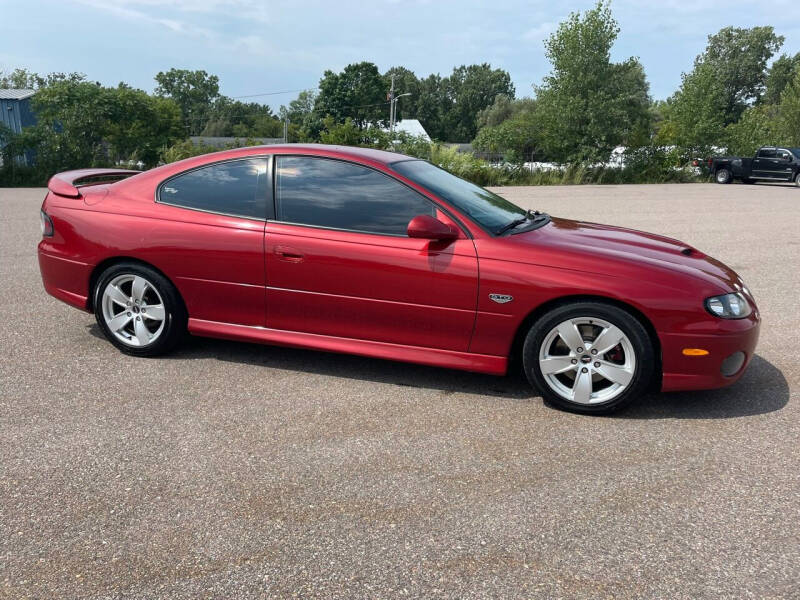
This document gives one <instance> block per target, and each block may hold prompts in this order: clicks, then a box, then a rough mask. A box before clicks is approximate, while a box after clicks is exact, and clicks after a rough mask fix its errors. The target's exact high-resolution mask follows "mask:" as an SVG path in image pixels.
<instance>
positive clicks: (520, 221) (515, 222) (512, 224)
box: [494, 213, 528, 235]
mask: <svg viewBox="0 0 800 600" xmlns="http://www.w3.org/2000/svg"><path fill="white" fill-rule="evenodd" d="M527 220H528V215H527V213H526V214H525V216H524V217H520V218H519V219H514V220H513V221H511V222H510V223H508V224H507V225H503V226H502V227H501V228H500V229H498V230H497V231H495V232H494V234H495V235H502V234H504V233H505V232H506V231H508V230H509V229H514V227H516V226H517V225H522V224H523V223H524V222H525V221H527Z"/></svg>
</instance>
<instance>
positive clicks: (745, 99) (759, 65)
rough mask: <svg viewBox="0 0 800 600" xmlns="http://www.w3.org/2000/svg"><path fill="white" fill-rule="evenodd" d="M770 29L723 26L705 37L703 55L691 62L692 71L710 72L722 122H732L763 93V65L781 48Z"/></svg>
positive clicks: (764, 67) (764, 66) (780, 39)
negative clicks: (717, 89) (716, 84)
mask: <svg viewBox="0 0 800 600" xmlns="http://www.w3.org/2000/svg"><path fill="white" fill-rule="evenodd" d="M783 40H784V38H783V36H779V35H775V31H774V29H773V28H772V27H751V28H750V29H743V28H740V27H725V28H723V29H720V30H719V31H718V32H717V33H715V34H714V35H710V36H708V45H707V46H706V49H705V52H703V54H701V55H699V56H698V57H697V58H696V59H695V63H694V67H695V70H696V69H698V68H700V67H703V68H708V69H709V70H710V71H711V72H713V73H714V76H715V77H716V79H717V81H718V82H719V85H720V87H721V89H722V97H723V121H724V123H725V125H728V124H730V123H735V122H736V121H738V120H739V117H740V116H741V114H742V113H743V112H744V110H745V109H746V108H747V106H749V105H750V104H752V103H753V102H754V101H756V100H758V99H759V98H761V95H762V94H763V93H764V87H765V82H766V78H767V63H768V62H769V59H770V58H772V55H773V54H775V52H777V51H778V50H779V49H780V47H781V45H783Z"/></svg>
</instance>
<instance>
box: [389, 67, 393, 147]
mask: <svg viewBox="0 0 800 600" xmlns="http://www.w3.org/2000/svg"><path fill="white" fill-rule="evenodd" d="M389 133H394V74H393V75H392V87H391V89H390V90H389Z"/></svg>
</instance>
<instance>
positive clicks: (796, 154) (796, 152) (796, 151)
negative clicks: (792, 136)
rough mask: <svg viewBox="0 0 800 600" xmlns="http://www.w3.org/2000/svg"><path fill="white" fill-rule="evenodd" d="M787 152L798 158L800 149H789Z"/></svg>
mask: <svg viewBox="0 0 800 600" xmlns="http://www.w3.org/2000/svg"><path fill="white" fill-rule="evenodd" d="M789 151H790V152H791V153H792V154H794V156H795V158H800V148H789Z"/></svg>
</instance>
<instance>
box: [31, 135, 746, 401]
mask: <svg viewBox="0 0 800 600" xmlns="http://www.w3.org/2000/svg"><path fill="white" fill-rule="evenodd" d="M48 187H49V191H48V194H47V196H46V198H45V200H44V203H43V205H42V211H41V220H42V234H43V237H42V241H41V243H40V244H39V265H40V268H41V273H42V279H43V280H44V286H45V289H46V290H47V291H48V292H49V293H50V294H52V295H53V296H55V297H56V298H58V299H60V300H63V301H64V302H66V303H68V304H71V305H72V306H75V307H77V308H80V309H83V310H86V311H92V312H94V314H95V315H96V317H97V322H98V324H99V326H100V328H101V329H102V331H103V332H104V333H105V335H106V336H107V337H108V339H109V341H111V343H112V344H114V345H115V346H116V347H117V348H119V349H120V350H121V351H123V352H126V353H128V354H132V355H135V356H154V355H158V354H161V353H163V352H166V351H167V350H169V349H171V348H173V347H174V346H175V344H176V343H177V342H178V341H179V340H180V339H181V338H182V336H183V335H184V333H185V332H186V331H188V332H189V333H192V334H194V335H201V336H210V337H220V338H228V339H233V340H244V341H250V342H262V343H268V344H280V345H286V346H295V347H302V348H314V349H319V350H327V351H334V352H349V353H353V354H361V355H364V356H373V357H378V358H387V359H394V360H403V361H410V362H416V363H423V364H427V365H435V366H439V367H448V368H454V369H465V370H470V371H480V372H483V373H492V374H496V375H501V374H504V373H506V371H507V369H508V368H509V364H512V363H516V362H517V359H519V360H520V361H521V363H522V365H523V367H524V370H525V374H526V376H527V377H528V379H529V380H530V382H531V383H532V384H533V385H535V386H536V388H538V389H539V390H540V391H541V393H542V395H543V396H544V397H545V398H546V399H548V400H549V401H551V402H552V403H553V404H555V405H557V406H559V407H561V408H565V409H568V410H573V411H576V412H583V413H606V412H610V411H612V410H615V409H618V408H619V407H621V406H623V405H624V404H626V403H628V402H630V401H631V400H633V399H635V398H637V397H639V396H641V395H642V394H643V392H645V391H646V390H648V389H651V388H653V387H655V388H660V389H661V390H665V391H669V390H696V389H707V388H716V387H721V386H724V385H727V384H730V383H732V382H734V381H736V380H737V379H738V378H739V377H740V376H741V374H742V372H743V371H744V369H745V367H746V365H747V364H748V362H749V361H750V359H751V358H752V356H753V352H754V349H755V346H756V342H757V339H758V329H759V321H760V318H759V314H758V309H757V308H756V304H755V301H754V300H753V296H752V294H751V293H750V291H749V290H748V289H747V288H746V287H745V286H744V284H743V283H742V281H741V279H740V278H739V277H738V275H737V274H736V273H735V272H733V271H732V270H731V269H729V268H728V267H726V266H725V265H723V264H722V263H720V262H719V261H717V260H714V259H713V258H711V257H709V256H706V255H705V254H703V253H702V252H700V251H699V250H696V249H695V248H692V247H691V246H689V245H687V244H684V243H682V242H679V241H677V240H674V239H670V238H666V237H662V236H658V235H653V234H649V233H642V232H639V231H633V230H629V229H621V228H619V227H611V226H608V225H597V224H593V223H584V222H579V221H569V220H565V219H558V218H555V217H550V216H549V215H547V214H543V213H539V212H536V211H526V210H523V209H522V208H519V207H517V206H515V205H514V204H512V203H510V202H508V201H507V200H504V199H503V198H501V197H500V196H498V195H496V194H493V193H492V192H489V191H487V190H485V189H482V188H480V187H478V186H475V185H473V184H471V183H468V182H466V181H463V180H461V179H459V178H457V177H455V176H453V175H450V174H449V173H447V172H445V171H442V170H441V169H438V168H437V167H435V166H433V165H431V164H430V163H428V162H426V161H423V160H417V159H414V158H411V157H407V156H403V155H400V154H394V153H391V152H384V151H379V150H368V149H359V148H346V147H336V146H320V145H284V146H262V147H252V148H240V149H237V150H230V151H225V152H219V153H215V154H210V155H205V156H198V157H195V158H190V159H187V160H184V161H181V162H177V163H173V164H169V165H165V166H163V167H159V168H157V169H153V170H150V171H146V172H143V173H136V172H131V171H118V170H110V169H86V170H80V171H70V172H66V173H61V174H58V175H56V176H54V177H53V178H52V179H51V180H50V182H49V186H48Z"/></svg>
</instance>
